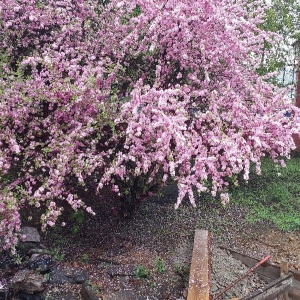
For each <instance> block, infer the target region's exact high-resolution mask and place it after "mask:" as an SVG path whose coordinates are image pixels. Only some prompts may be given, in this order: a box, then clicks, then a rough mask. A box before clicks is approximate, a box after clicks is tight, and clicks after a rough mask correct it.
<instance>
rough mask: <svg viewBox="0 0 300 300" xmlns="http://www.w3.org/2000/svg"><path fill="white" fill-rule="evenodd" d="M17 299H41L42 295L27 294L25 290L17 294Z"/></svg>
mask: <svg viewBox="0 0 300 300" xmlns="http://www.w3.org/2000/svg"><path fill="white" fill-rule="evenodd" d="M19 299H20V300H43V297H42V295H41V294H39V293H34V294H28V293H25V292H21V293H20V294H19Z"/></svg>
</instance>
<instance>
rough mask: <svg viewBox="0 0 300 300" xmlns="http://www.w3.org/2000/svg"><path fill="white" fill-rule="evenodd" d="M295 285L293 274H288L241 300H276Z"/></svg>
mask: <svg viewBox="0 0 300 300" xmlns="http://www.w3.org/2000/svg"><path fill="white" fill-rule="evenodd" d="M292 284H293V274H288V275H285V276H283V277H280V278H278V279H276V280H273V281H272V282H271V283H269V284H268V285H266V286H265V287H264V288H263V289H259V290H257V291H256V292H254V293H252V294H251V295H249V296H246V297H243V298H242V299H241V300H274V299H276V297H277V296H280V295H282V294H284V293H285V292H288V290H289V289H290V288H291V286H292Z"/></svg>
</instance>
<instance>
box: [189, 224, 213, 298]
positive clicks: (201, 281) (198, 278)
mask: <svg viewBox="0 0 300 300" xmlns="http://www.w3.org/2000/svg"><path fill="white" fill-rule="evenodd" d="M210 252H211V251H210V234H209V232H208V231H207V230H199V229H196V231H195V237H194V248H193V256H192V262H191V269H190V277H189V288H188V295H187V300H209V299H210V295H209V294H210V263H211V262H210Z"/></svg>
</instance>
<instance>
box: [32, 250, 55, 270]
mask: <svg viewBox="0 0 300 300" xmlns="http://www.w3.org/2000/svg"><path fill="white" fill-rule="evenodd" d="M53 265H54V261H53V258H52V256H51V255H50V254H33V255H32V256H31V258H30V260H29V262H28V264H27V267H28V268H29V269H31V270H38V271H40V272H48V271H49V270H50V268H51V267H52V266H53Z"/></svg>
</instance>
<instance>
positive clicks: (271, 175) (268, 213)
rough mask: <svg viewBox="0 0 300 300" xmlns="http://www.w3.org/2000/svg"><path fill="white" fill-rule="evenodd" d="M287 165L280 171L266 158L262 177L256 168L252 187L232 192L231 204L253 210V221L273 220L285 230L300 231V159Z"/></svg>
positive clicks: (251, 181)
mask: <svg viewBox="0 0 300 300" xmlns="http://www.w3.org/2000/svg"><path fill="white" fill-rule="evenodd" d="M286 165H287V166H286V168H282V167H280V168H279V169H276V167H275V165H274V163H273V161H272V160H271V159H269V158H265V159H264V160H263V161H262V175H260V176H259V175H257V174H255V172H254V168H253V170H252V172H251V175H250V180H249V182H248V184H241V185H240V186H239V187H238V188H232V189H231V191H230V197H231V202H232V203H234V204H242V205H245V206H247V207H249V208H250V210H249V211H250V212H249V214H248V216H247V219H248V220H249V221H251V222H255V221H259V220H269V221H272V222H273V223H275V224H276V225H277V226H278V227H279V228H280V229H281V230H284V231H290V230H298V229H300V157H293V158H291V159H290V160H287V161H286ZM278 173H279V174H280V176H278Z"/></svg>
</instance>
